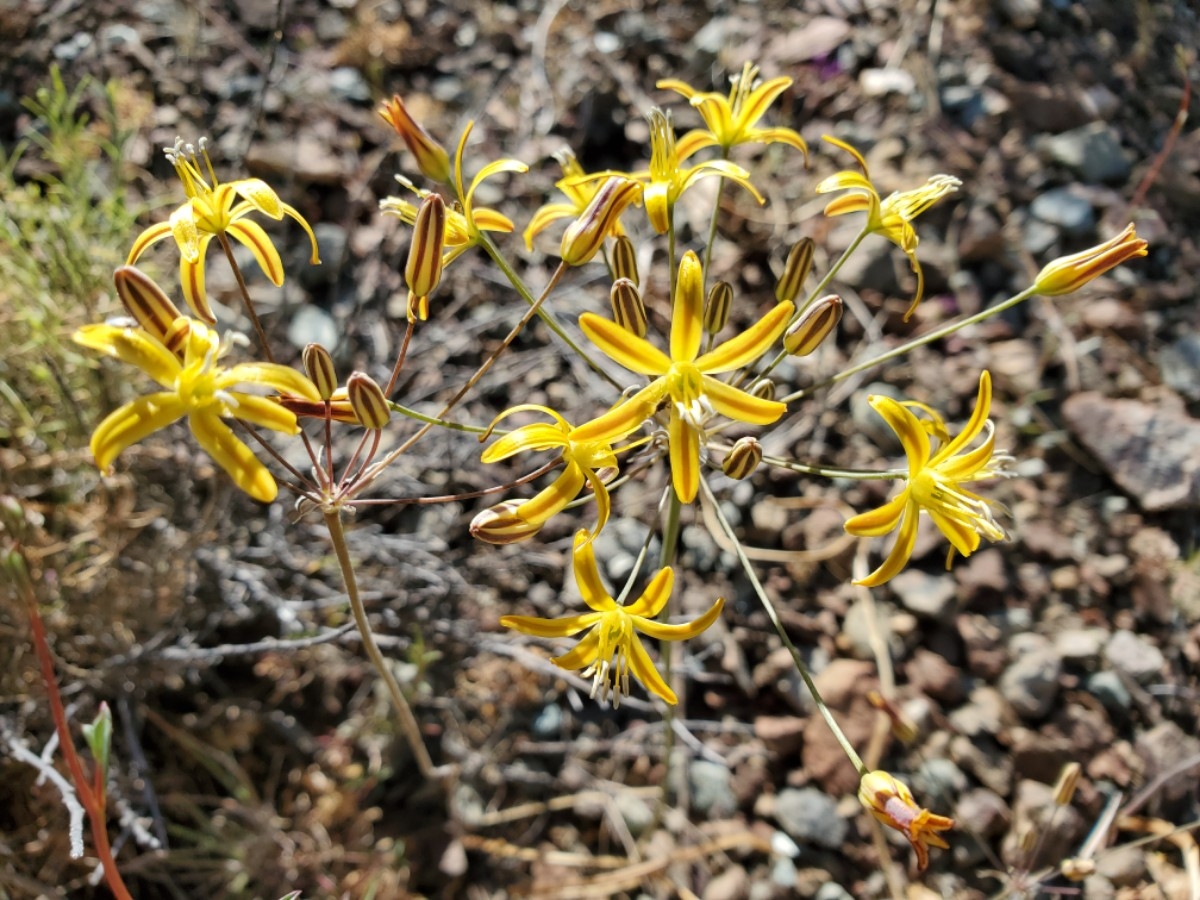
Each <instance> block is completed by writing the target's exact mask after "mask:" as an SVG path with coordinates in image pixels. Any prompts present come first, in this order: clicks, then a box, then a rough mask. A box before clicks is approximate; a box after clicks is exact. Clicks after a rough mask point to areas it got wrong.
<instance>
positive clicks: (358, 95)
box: [329, 66, 371, 103]
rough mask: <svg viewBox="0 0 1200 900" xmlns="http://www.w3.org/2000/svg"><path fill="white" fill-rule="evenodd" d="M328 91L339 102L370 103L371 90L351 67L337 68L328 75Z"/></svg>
mask: <svg viewBox="0 0 1200 900" xmlns="http://www.w3.org/2000/svg"><path fill="white" fill-rule="evenodd" d="M329 90H330V92H331V93H332V94H333V95H334V96H335V97H337V98H338V99H340V100H348V101H350V102H351V103H370V102H371V88H370V86H369V85H368V84H367V80H366V79H365V78H363V74H362V72H360V71H358V69H355V68H353V67H351V66H339V67H338V68H336V69H334V70H333V71H332V72H330V73H329Z"/></svg>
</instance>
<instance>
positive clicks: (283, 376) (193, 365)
mask: <svg viewBox="0 0 1200 900" xmlns="http://www.w3.org/2000/svg"><path fill="white" fill-rule="evenodd" d="M74 340H75V342H76V343H77V344H80V345H82V346H84V347H87V348H89V349H91V350H98V351H100V352H101V353H106V354H108V355H109V356H115V357H116V358H117V359H119V360H121V361H122V362H126V363H129V364H130V365H133V366H136V367H137V368H139V369H141V370H142V371H143V372H145V373H146V374H147V375H149V376H150V377H151V378H152V379H154V380H155V381H156V382H158V384H159V385H160V386H161V387H162V388H163V390H162V391H158V392H156V393H153V394H148V395H146V396H144V397H139V398H137V399H136V400H132V401H130V402H129V403H126V404H125V405H124V406H122V407H120V408H119V409H117V410H115V411H114V412H112V413H110V414H109V415H108V417H107V418H105V419H104V421H103V422H101V423H100V424H99V426H97V428H96V431H95V433H94V434H93V435H92V441H91V449H92V455H93V456H94V457H95V459H96V465H97V466H98V467H99V468H100V469H101V471H106V470H107V469H108V468H109V467H110V466H111V465H112V462H113V460H115V459H116V458H117V456H118V455H119V454H120V453H121V452H122V451H123V450H125V449H126V448H127V447H129V446H131V445H132V444H136V443H137V442H138V441H140V440H142V439H143V438H145V437H147V436H149V435H150V434H152V433H154V432H155V431H159V430H161V429H163V428H166V427H167V426H168V425H170V424H172V423H174V422H176V421H178V420H179V419H182V418H183V417H184V416H187V420H188V425H189V426H190V428H191V430H192V434H194V435H195V436H196V440H197V441H199V443H200V446H201V447H203V448H204V450H205V451H206V452H207V453H208V455H209V456H211V457H212V458H213V460H214V461H215V462H216V463H217V465H219V466H220V467H221V468H222V469H224V470H225V471H226V472H228V473H229V475H230V477H231V478H232V479H233V481H234V484H236V485H237V486H238V487H239V488H240V489H241V490H243V491H245V492H246V493H247V494H249V495H250V496H251V497H253V498H254V499H255V500H259V501H261V502H263V503H270V502H271V501H272V500H274V499H275V497H276V495H277V493H278V487H277V486H276V484H275V479H274V478H273V477H272V476H271V473H270V472H268V471H267V468H266V466H264V465H263V464H262V463H261V462H260V461H259V459H258V458H257V457H256V456H255V455H254V452H253V451H252V450H251V449H250V448H249V447H248V446H246V444H244V443H243V442H242V440H241V439H240V438H238V437H237V436H236V435H235V434H234V433H233V431H232V429H230V427H229V426H228V425H226V424H225V422H224V421H223V420H224V419H229V418H236V419H241V420H242V421H243V422H247V423H249V424H251V425H256V426H258V427H261V428H269V429H270V430H272V431H278V432H282V433H283V434H296V433H298V432H299V430H300V429H299V426H298V425H297V424H296V415H295V413H293V412H291V411H289V410H287V409H285V408H284V407H283V406H282V405H281V404H280V403H279V402H278V401H277V400H276V399H275V398H272V397H265V396H261V395H259V394H248V393H246V392H244V391H242V390H239V389H238V388H239V387H240V386H258V387H266V388H271V389H273V390H276V391H280V392H282V393H284V394H287V395H290V396H296V397H302V398H303V399H305V400H308V401H312V402H317V401H319V400H320V395H319V394H318V393H317V389H316V387H315V386H314V385H313V383H312V382H311V381H309V380H308V379H307V378H305V377H304V376H303V375H302V374H300V373H299V372H297V371H296V370H295V369H291V368H288V367H287V366H281V365H277V364H275V363H261V362H253V363H239V364H237V365H233V366H229V367H225V366H222V365H220V359H221V357H222V356H224V355H225V354H226V353H227V352H228V350H229V349H230V347H231V346H232V344H233V341H232V340H231V339H230V338H228V337H226V338H225V339H224V340H222V339H221V338H219V337H218V336H217V333H216V331H214V330H213V329H211V328H209V327H208V326H207V325H205V324H204V323H202V322H198V321H192V322H190V323H189V328H188V331H187V343H186V345H185V347H184V351H183V355H182V359H181V358H180V357H178V356H176V354H174V353H172V352H171V351H170V350H168V349H167V348H166V347H164V346H163V345H162V344H161V343H159V342H158V341H157V340H155V339H154V338H153V337H152V336H151V335H150V334H149V333H148V332H146V331H143V330H141V329H139V328H126V327H121V326H117V325H85V326H84V327H82V328H80V329H79V330H78V331H76V332H75V334H74Z"/></svg>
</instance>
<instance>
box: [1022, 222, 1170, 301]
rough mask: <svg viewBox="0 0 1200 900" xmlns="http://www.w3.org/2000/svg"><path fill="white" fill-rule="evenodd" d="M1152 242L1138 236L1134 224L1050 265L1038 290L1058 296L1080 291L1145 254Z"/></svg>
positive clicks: (1040, 278)
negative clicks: (1117, 267) (1125, 263)
mask: <svg viewBox="0 0 1200 900" xmlns="http://www.w3.org/2000/svg"><path fill="white" fill-rule="evenodd" d="M1148 246H1149V245H1148V243H1147V242H1146V241H1144V240H1143V239H1142V238H1140V237H1138V236H1137V231H1136V230H1135V229H1134V227H1133V224H1132V223H1130V224H1129V225H1126V226H1125V230H1124V231H1122V232H1121V233H1120V234H1118V235H1117V236H1116V237H1112V238H1109V239H1108V240H1107V241H1105V242H1104V243H1103V244H1097V245H1096V246H1095V247H1090V248H1089V249H1087V250H1083V251H1081V252H1079V253H1074V254H1072V255H1071V256H1063V257H1060V258H1059V259H1056V260H1054V261H1053V262H1050V263H1048V264H1047V265H1046V267H1045V268H1044V269H1042V271H1040V272H1039V273H1038V276H1037V279H1036V280H1035V281H1034V283H1033V290H1034V293H1038V294H1042V295H1044V296H1046V297H1057V296H1059V295H1060V294H1069V293H1071V292H1072V291H1077V290H1079V289H1080V288H1081V287H1083V286H1084V285H1085V284H1087V283H1088V282H1089V281H1091V280H1092V279H1093V278H1097V277H1099V276H1100V275H1103V274H1104V273H1105V272H1107V271H1108V270H1109V269H1112V268H1114V267H1115V266H1119V265H1120V264H1121V263H1123V262H1126V261H1127V260H1130V259H1133V258H1134V257H1135V256H1145V255H1146V248H1147V247H1148Z"/></svg>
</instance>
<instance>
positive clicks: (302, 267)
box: [288, 222, 349, 290]
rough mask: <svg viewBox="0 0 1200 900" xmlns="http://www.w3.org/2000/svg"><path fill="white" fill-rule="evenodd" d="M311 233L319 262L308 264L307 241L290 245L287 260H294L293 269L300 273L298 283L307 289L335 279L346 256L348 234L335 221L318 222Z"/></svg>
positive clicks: (309, 250)
mask: <svg viewBox="0 0 1200 900" xmlns="http://www.w3.org/2000/svg"><path fill="white" fill-rule="evenodd" d="M313 234H315V235H316V236H317V251H318V252H319V253H320V254H321V264H320V265H319V266H310V265H309V264H308V259H309V254H310V253H311V252H312V247H311V245H310V244H309V242H308V241H304V243H302V244H300V243H297V244H295V245H294V246H293V247H292V251H293V252H292V253H291V254H290V258H289V262H291V261H293V260H294V265H295V269H288V271H289V272H291V271H298V272H299V274H300V283H301V284H302V285H304V286H305V287H306V288H308V289H309V290H312V289H314V288H319V287H324V286H326V285H329V284H333V283H334V282H335V281H337V276H338V272H339V271H340V270H341V267H342V260H344V259H345V256H346V245H347V243H348V242H349V235H348V234H347V233H346V229H345V228H343V227H342V226H341V225H339V224H337V223H336V222H318V223H317V224H316V225H314V226H313Z"/></svg>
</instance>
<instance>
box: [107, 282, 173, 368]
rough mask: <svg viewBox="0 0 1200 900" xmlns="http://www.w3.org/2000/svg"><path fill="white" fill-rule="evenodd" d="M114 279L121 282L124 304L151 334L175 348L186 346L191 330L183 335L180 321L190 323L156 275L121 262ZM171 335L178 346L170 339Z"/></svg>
mask: <svg viewBox="0 0 1200 900" xmlns="http://www.w3.org/2000/svg"><path fill="white" fill-rule="evenodd" d="M113 283H114V284H115V285H116V286H117V296H118V297H120V298H121V305H122V306H124V307H125V310H126V312H128V313H129V315H131V316H133V318H134V320H136V321H137V323H138V325H140V326H141V327H142V329H143V330H144V331H145V332H146V333H147V334H149V335H150V336H151V337H152V338H154V339H155V340H156V341H158V342H159V343H160V344H162V345H163V346H164V347H166V348H167V349H168V350H171V351H172V352H176V351H177V350H180V349H182V347H183V344H184V343H185V342H186V340H187V331H184V332H183V336H182V338H180V337H179V332H180V330H181V329H182V328H183V327H184V326H182V325H178V326H177V325H176V323H177V322H179V321H180V320H182V321H183V323H184V325H186V323H187V320H186V319H183V316H182V313H180V312H179V308H178V307H177V306H176V305H175V304H174V303H172V302H171V298H170V297H168V296H167V295H166V293H164V291H163V289H162V288H160V287H159V286H158V285H157V284H155V282H154V279H152V278H151V277H150V276H149V275H147V274H146V273H145V272H143V271H142V270H141V269H138V268H135V267H134V266H120V267H118V268H117V270H116V271H115V272H113ZM171 338H173V339H174V344H175V345H174V346H171V344H169V343H168V340H169V339H171Z"/></svg>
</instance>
